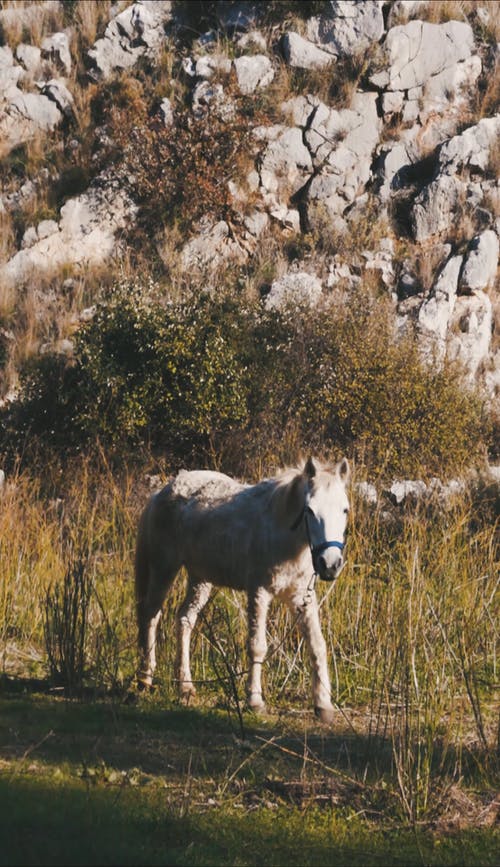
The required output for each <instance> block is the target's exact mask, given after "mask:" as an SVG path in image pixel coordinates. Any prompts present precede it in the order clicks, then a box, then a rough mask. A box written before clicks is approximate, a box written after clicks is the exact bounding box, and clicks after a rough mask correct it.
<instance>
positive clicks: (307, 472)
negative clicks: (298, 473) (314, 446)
mask: <svg viewBox="0 0 500 867" xmlns="http://www.w3.org/2000/svg"><path fill="white" fill-rule="evenodd" d="M315 475H316V466H315V464H314V461H313V459H312V458H311V457H309V458H308V459H307V461H306V465H305V467H304V476H307V478H308V479H314V476H315Z"/></svg>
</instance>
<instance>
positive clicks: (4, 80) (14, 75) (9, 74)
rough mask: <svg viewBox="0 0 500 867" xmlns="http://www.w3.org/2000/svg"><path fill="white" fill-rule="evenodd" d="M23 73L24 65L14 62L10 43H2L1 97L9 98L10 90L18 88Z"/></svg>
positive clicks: (0, 50)
mask: <svg viewBox="0 0 500 867" xmlns="http://www.w3.org/2000/svg"><path fill="white" fill-rule="evenodd" d="M22 74H23V70H22V67H21V66H18V65H17V64H14V55H13V54H12V49H11V48H9V46H8V45H2V46H1V47H0V98H4V99H6V98H8V97H7V95H8V94H9V92H10V91H11V90H12V89H14V90H15V89H16V85H17V82H18V81H19V79H20V78H21V77H22Z"/></svg>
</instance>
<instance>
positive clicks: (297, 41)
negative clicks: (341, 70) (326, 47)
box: [282, 31, 334, 69]
mask: <svg viewBox="0 0 500 867" xmlns="http://www.w3.org/2000/svg"><path fill="white" fill-rule="evenodd" d="M282 49H283V56H284V58H285V60H286V62H287V63H288V65H289V66H293V67H296V68H299V69H324V68H325V67H326V66H330V64H331V63H332V62H333V60H334V58H333V57H332V55H331V54H329V53H328V52H327V51H323V50H322V49H321V48H318V46H317V45H314V43H313V42H309V40H308V39H304V37H303V36H299V34H298V33H294V32H293V31H289V32H288V33H285V34H284V36H283V39H282Z"/></svg>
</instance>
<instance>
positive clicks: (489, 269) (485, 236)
mask: <svg viewBox="0 0 500 867" xmlns="http://www.w3.org/2000/svg"><path fill="white" fill-rule="evenodd" d="M498 247H499V245H498V236H497V234H496V232H493V230H492V229H488V230H487V231H486V232H482V233H481V234H480V235H478V236H477V237H475V238H473V240H472V241H471V243H470V245H469V251H468V253H467V257H466V260H465V265H464V268H463V271H462V275H461V277H460V286H459V288H460V289H461V290H462V291H464V290H465V291H471V292H474V291H475V290H477V289H486V288H488V286H491V285H492V284H493V282H494V280H495V277H496V273H497V266H498Z"/></svg>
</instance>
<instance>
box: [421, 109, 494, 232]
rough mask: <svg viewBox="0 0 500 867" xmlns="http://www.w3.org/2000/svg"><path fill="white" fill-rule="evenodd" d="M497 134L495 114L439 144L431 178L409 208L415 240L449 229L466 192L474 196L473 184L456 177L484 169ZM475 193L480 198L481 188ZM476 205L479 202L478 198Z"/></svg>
mask: <svg viewBox="0 0 500 867" xmlns="http://www.w3.org/2000/svg"><path fill="white" fill-rule="evenodd" d="M499 134H500V115H496V116H495V117H491V118H483V119H482V120H480V121H479V123H477V124H474V126H470V127H468V129H466V130H465V131H464V132H463V133H461V134H460V135H456V136H453V137H452V138H450V139H449V140H448V141H446V142H445V143H444V144H442V145H441V147H440V148H439V153H438V160H437V166H436V170H435V173H434V179H433V180H432V181H431V183H430V184H428V185H427V186H426V187H424V189H423V190H422V192H421V193H420V195H419V196H418V197H417V198H416V199H415V203H414V205H413V208H412V213H411V223H412V228H413V234H414V237H415V240H416V241H419V242H422V241H426V240H427V239H428V238H430V237H431V236H432V235H435V234H437V233H439V232H443V231H447V230H449V229H450V227H451V226H452V224H453V221H454V219H455V218H456V212H457V210H458V208H459V207H460V205H461V204H464V203H465V201H466V200H467V199H468V196H469V192H470V193H472V195H473V196H474V195H476V188H475V186H474V184H472V185H471V184H467V183H466V181H465V180H462V179H461V177H459V175H460V176H462V177H463V176H464V170H468V171H469V172H484V171H486V170H487V168H488V166H489V163H490V151H491V149H492V148H493V146H494V145H495V144H496V143H497V141H498V137H499ZM477 192H478V194H479V199H480V198H482V195H483V193H482V189H481V187H480V188H479V190H478V191H477ZM475 203H476V205H477V203H478V199H477V197H476V200H475Z"/></svg>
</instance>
